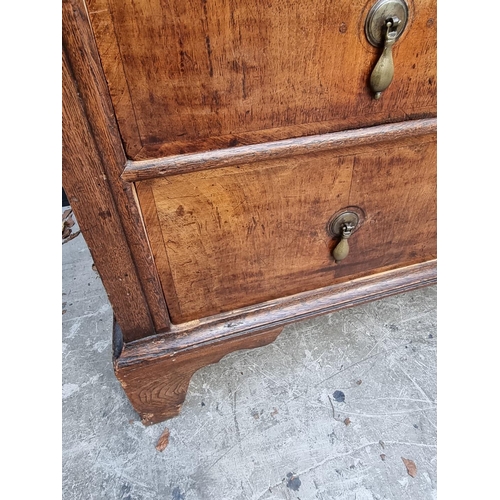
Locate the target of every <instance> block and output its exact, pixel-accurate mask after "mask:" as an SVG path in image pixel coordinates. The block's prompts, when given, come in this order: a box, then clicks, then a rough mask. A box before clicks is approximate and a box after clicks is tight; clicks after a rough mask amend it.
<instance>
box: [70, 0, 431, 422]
mask: <svg viewBox="0 0 500 500" xmlns="http://www.w3.org/2000/svg"><path fill="white" fill-rule="evenodd" d="M403 4H404V5H403ZM402 5H403V7H404V9H407V12H406V11H405V12H404V16H405V17H406V19H405V18H403V19H400V18H401V8H403V7H402ZM381 9H382V10H381ZM384 9H385V10H384ZM391 9H392V10H391ZM398 9H399V10H398ZM374 12H375V14H377V12H382V14H380V15H382V17H383V22H382V25H381V26H378V25H377V26H378V28H377V29H378V30H379V32H380V33H379V35H380V37H379V38H380V44H381V45H382V46H374V45H372V44H371V43H370V42H369V38H370V37H369V32H368V31H369V28H367V26H368V25H369V24H370V19H373V16H374ZM398 16H399V17H398ZM367 19H368V21H367ZM384 23H385V24H384ZM387 23H388V24H387ZM379 24H380V23H379ZM391 26H392V28H391ZM398 26H399V27H398ZM394 27H396V28H394ZM403 28H404V29H403ZM367 30H368V31H367ZM391 30H392V31H391ZM398 30H399V31H398ZM391 33H392V35H394V37H397V41H396V43H395V44H394V46H392V45H393V41H394V40H391V36H392V35H391ZM384 44H385V48H384V47H383V45H384ZM435 63H436V8H435V2H434V0H415V1H409V2H403V0H379V2H377V3H376V4H375V2H373V1H368V2H367V1H365V0H340V1H338V2H326V1H324V0H310V1H305V0H302V1H292V0H282V1H274V0H256V1H252V2H247V1H243V0H200V1H187V2H184V1H182V2H181V1H177V0H86V2H84V1H83V0H64V1H63V185H64V188H65V191H66V193H67V194H68V198H69V201H70V203H71V206H72V208H73V210H74V211H75V214H76V216H77V218H78V221H79V224H80V227H81V230H82V233H83V234H84V236H85V238H86V241H87V243H88V245H89V248H90V251H91V253H92V255H93V258H94V261H95V264H96V266H97V268H98V270H99V273H100V275H101V278H102V281H103V284H104V286H105V287H106V290H107V293H108V296H109V299H110V302H111V304H112V306H113V311H114V316H115V325H114V366H115V372H116V375H117V377H118V379H119V380H120V382H121V383H122V386H123V388H124V390H125V392H126V393H127V396H128V397H129V399H130V401H131V403H132V405H133V406H134V408H135V409H136V410H137V411H138V412H139V414H140V415H141V417H142V420H143V422H144V423H145V424H149V423H155V422H160V421H162V420H164V419H166V418H169V417H172V416H174V415H176V414H177V413H178V412H179V410H180V407H181V404H182V402H183V400H184V397H185V394H186V391H187V389H188V385H189V380H190V377H191V376H192V374H193V373H194V372H195V371H196V370H197V369H198V368H200V367H202V366H205V365H207V364H209V363H213V362H216V361H218V360H219V359H221V358H222V357H223V356H224V355H225V354H227V353H229V352H232V351H234V350H237V349H247V348H251V347H256V346H260V345H264V344H266V343H268V342H271V341H272V340H273V339H274V338H276V336H277V335H278V334H279V333H280V332H281V330H282V329H283V327H284V326H285V325H286V324H288V323H290V322H293V321H297V320H300V319H304V318H308V317H310V316H313V315H317V314H322V313H326V312H332V311H335V310H337V309H340V308H343V307H349V306H353V305H356V304H359V303H361V302H363V301H367V300H375V299H377V298H381V297H384V296H386V295H389V294H393V293H399V292H403V291H407V290H410V289H413V288H416V287H420V286H425V285H428V284H431V283H434V282H435V280H436V260H435V259H436V67H435ZM392 72H393V73H394V76H393V78H392V81H391V78H390V76H391V75H390V74H389V73H391V74H392ZM370 75H372V76H370ZM384 78H385V80H386V81H385V84H383V85H382V87H383V88H382V87H381V88H382V90H380V89H379V88H378V87H377V85H380V81H384ZM387 82H389V83H387ZM377 92H380V94H381V95H380V94H377ZM375 96H376V97H377V98H375Z"/></svg>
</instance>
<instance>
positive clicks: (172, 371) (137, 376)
mask: <svg viewBox="0 0 500 500" xmlns="http://www.w3.org/2000/svg"><path fill="white" fill-rule="evenodd" d="M282 330H283V327H278V328H273V329H270V330H269V329H267V330H262V331H250V332H248V333H246V334H244V335H240V336H237V337H234V338H230V339H227V340H226V341H225V342H223V343H215V342H212V343H208V344H204V345H200V346H196V347H193V348H192V349H190V350H189V352H179V353H172V354H169V355H167V356H165V357H163V358H161V359H157V360H154V361H147V360H144V361H143V362H142V363H140V364H139V365H136V366H123V365H120V364H119V363H117V362H115V373H116V376H117V378H118V380H119V381H120V383H121V384H122V387H123V389H124V390H125V392H126V394H127V396H128V398H129V400H130V402H131V404H132V406H133V407H134V409H135V410H136V411H137V413H139V415H140V416H141V419H142V423H143V424H144V425H151V424H156V423H158V422H161V421H163V420H166V419H168V418H172V417H175V416H176V415H178V414H179V412H180V410H181V406H182V403H183V402H184V400H185V398H186V394H187V390H188V387H189V382H190V380H191V377H192V376H193V374H194V373H195V372H196V370H199V369H200V368H202V367H203V366H207V365H210V364H212V363H217V362H218V361H220V360H221V359H222V358H223V357H224V356H225V355H226V354H229V353H231V352H233V351H237V350H240V349H252V348H254V347H261V346H264V345H267V344H269V343H270V342H273V341H274V340H275V339H276V337H277V336H278V335H279V334H280V333H281V331H282Z"/></svg>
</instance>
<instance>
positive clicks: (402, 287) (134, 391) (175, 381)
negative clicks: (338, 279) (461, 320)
mask: <svg viewBox="0 0 500 500" xmlns="http://www.w3.org/2000/svg"><path fill="white" fill-rule="evenodd" d="M435 281H436V263H435V261H433V262H426V263H423V264H417V265H414V266H409V267H406V268H404V269H396V270H393V271H387V272H382V273H379V274H377V275H375V276H370V277H365V278H360V279H356V280H353V281H349V282H346V283H342V284H338V285H333V286H330V287H327V288H324V289H321V290H314V291H312V292H306V293H302V294H298V295H296V296H293V297H286V298H281V299H278V300H276V301H272V302H270V303H268V304H264V305H263V306H260V307H256V308H247V309H245V310H241V311H235V312H233V313H230V314H226V315H220V316H219V317H213V318H207V319H205V320H201V321H199V322H192V323H188V324H184V325H179V326H175V325H174V326H173V327H172V330H173V331H172V332H171V333H169V334H164V335H157V336H156V337H155V338H150V339H143V340H139V341H137V342H132V343H130V344H127V345H125V346H124V348H123V350H122V349H120V350H118V351H117V355H116V357H115V361H114V366H115V373H116V376H117V377H118V379H119V380H120V382H121V384H122V387H123V389H124V391H125V393H126V394H127V397H128V398H129V400H130V402H131V403H132V405H133V407H134V409H135V410H136V411H137V412H138V413H139V415H140V416H141V418H142V422H143V423H144V424H145V425H149V424H154V423H158V422H161V421H163V420H166V419H168V418H172V417H174V416H176V415H178V414H179V412H180V410H181V405H182V403H183V401H184V399H185V397H186V393H187V390H188V386H189V381H190V379H191V377H192V375H193V374H194V373H195V371H196V370H198V369H200V368H202V367H203V366H206V365H208V364H211V363H215V362H218V361H219V360H220V359H221V358H222V357H223V356H225V355H226V354H228V353H230V352H233V351H235V350H239V349H250V348H254V347H259V346H262V345H266V344H268V343H270V342H272V341H273V340H274V339H275V338H276V337H277V336H278V335H279V334H280V332H281V331H282V329H283V327H284V326H285V325H286V324H289V323H291V322H294V321H299V320H304V319H307V318H311V317H313V316H316V315H318V314H325V313H328V312H333V311H337V310H340V309H343V308H345V307H352V306H355V305H359V304H362V303H364V302H367V301H371V300H378V299H380V298H383V297H387V296H388V295H392V294H394V293H401V292H405V291H410V290H414V289H416V288H419V287H422V286H427V285H430V284H432V283H435ZM115 336H116V337H119V336H120V335H119V332H118V333H117V335H115Z"/></svg>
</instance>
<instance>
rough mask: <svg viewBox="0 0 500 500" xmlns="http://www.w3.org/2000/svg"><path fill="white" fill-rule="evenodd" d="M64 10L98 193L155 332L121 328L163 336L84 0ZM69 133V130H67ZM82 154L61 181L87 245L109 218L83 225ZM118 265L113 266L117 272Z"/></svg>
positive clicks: (161, 307) (160, 305) (164, 323)
mask: <svg viewBox="0 0 500 500" xmlns="http://www.w3.org/2000/svg"><path fill="white" fill-rule="evenodd" d="M62 8H63V11H62V19H63V45H64V50H65V51H66V57H67V62H68V65H69V67H70V69H68V70H69V71H71V79H72V80H73V82H74V85H75V86H76V92H77V94H78V98H79V101H80V104H81V106H82V108H83V114H84V118H82V119H84V120H87V121H88V129H89V132H90V134H91V135H92V141H93V142H92V143H93V144H94V145H95V146H94V147H95V149H96V151H95V154H97V155H98V156H99V158H100V159H96V161H97V162H98V163H99V165H100V167H99V168H100V169H101V170H102V172H103V180H104V181H105V182H102V183H101V185H100V189H101V190H109V191H110V193H109V195H110V203H113V204H114V205H115V206H116V210H117V223H119V224H121V226H122V229H123V232H124V235H125V240H126V245H128V247H129V249H130V253H131V256H132V260H133V263H134V267H135V270H134V271H132V270H131V269H128V271H127V273H128V274H129V275H130V273H131V272H133V274H137V280H138V281H137V285H136V288H137V290H136V291H135V292H134V296H136V295H137V296H139V295H144V298H145V300H146V303H147V305H146V306H145V305H144V299H141V300H138V301H137V302H136V303H135V305H134V307H135V308H136V309H137V310H140V309H141V308H144V307H146V310H145V311H144V312H141V313H137V314H140V315H143V316H144V317H146V316H149V315H151V318H152V322H153V326H154V328H152V327H151V326H148V327H147V328H146V324H148V325H150V324H151V323H150V321H148V322H147V323H145V324H144V328H142V329H140V330H135V327H134V333H132V332H129V331H128V330H129V329H128V327H127V325H126V324H123V325H122V328H123V330H124V332H126V335H127V336H130V337H129V338H130V339H132V338H137V336H138V335H139V336H142V335H148V334H151V333H154V331H155V330H156V331H162V330H166V329H168V327H169V325H170V322H169V318H168V311H167V307H166V304H165V300H164V297H163V294H162V291H161V286H160V281H159V278H158V273H157V271H156V267H155V264H154V261H153V258H152V252H151V249H150V248H149V243H148V240H147V237H146V233H145V230H144V225H143V222H142V218H141V214H140V213H139V209H138V205H137V201H136V199H135V193H134V187H133V186H132V185H130V184H128V183H126V182H123V181H122V180H121V178H120V175H121V173H122V171H123V168H124V165H125V161H126V158H125V153H124V150H123V147H122V143H121V139H120V135H119V133H118V129H117V124H116V120H115V118H114V116H113V107H112V105H111V101H110V98H109V94H108V89H107V86H106V81H105V79H104V74H103V72H102V68H101V66H100V62H99V55H98V53H97V48H96V46H95V41H94V39H93V34H92V31H91V29H90V25H89V20H88V17H87V13H86V10H85V4H84V2H83V1H82V0H64V1H63V4H62ZM67 118H68V119H67V121H65V123H64V127H65V128H66V129H68V130H65V133H67V134H70V135H72V136H75V137H76V136H77V135H78V134H79V133H81V134H84V133H85V132H83V131H81V132H80V131H79V129H78V127H79V123H78V120H77V119H76V118H75V119H73V118H71V117H67ZM70 128H71V130H69V129H70ZM80 154H81V150H80V149H78V148H75V149H74V150H71V151H70V150H67V151H66V155H65V158H66V162H65V165H64V171H65V176H64V179H63V180H64V183H65V185H64V187H65V191H66V193H67V195H68V199H69V202H70V204H71V205H72V206H73V205H74V204H78V205H79V206H78V209H76V213H77V216H78V220H79V222H80V224H81V226H82V228H85V229H83V232H84V236H85V238H86V239H88V238H89V235H88V232H89V231H97V232H99V230H100V229H99V227H98V226H99V224H102V225H107V224H108V221H107V219H106V218H92V219H91V221H90V222H88V223H85V221H84V219H86V218H88V217H89V216H90V215H89V214H87V212H86V210H89V211H90V212H92V207H91V205H92V201H91V200H92V197H91V193H89V202H88V204H85V205H84V204H82V203H81V202H80V203H78V201H77V200H78V198H79V195H78V194H77V192H75V190H74V189H78V190H79V191H80V190H82V189H84V186H77V187H74V182H73V177H74V178H77V177H79V176H80V175H81V174H82V172H76V171H75V169H77V168H78V169H81V168H82V167H81V158H79V157H78V156H79V155H80ZM73 156H74V157H73ZM91 168H92V167H91V166H90V165H89V166H87V167H86V168H85V170H86V171H88V172H90V171H89V169H91ZM99 175H100V174H99ZM89 189H90V186H89ZM89 227H90V228H91V229H89ZM101 247H102V245H99V247H98V248H99V249H100V248H101ZM102 248H104V250H103V251H104V252H106V253H110V254H112V253H113V252H112V247H111V242H110V249H109V250H106V249H105V247H102ZM99 251H100V250H97V248H93V255H94V257H95V259H96V266H97V267H98V269H99V272H100V273H101V275H106V269H104V268H103V265H104V264H100V262H101V258H100V256H99V255H97V254H96V252H99ZM106 258H107V257H106V256H103V259H104V260H106ZM117 264H118V263H115V264H114V267H116V266H117ZM105 286H106V282H105ZM120 300H121V296H120V294H113V300H112V304H113V307H122V306H121V305H118V304H116V301H120ZM140 332H142V333H140Z"/></svg>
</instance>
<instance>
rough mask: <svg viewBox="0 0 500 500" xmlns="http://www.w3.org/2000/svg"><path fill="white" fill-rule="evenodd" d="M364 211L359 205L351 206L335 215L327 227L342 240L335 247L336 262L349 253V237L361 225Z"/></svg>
mask: <svg viewBox="0 0 500 500" xmlns="http://www.w3.org/2000/svg"><path fill="white" fill-rule="evenodd" d="M363 215H364V214H363V213H362V212H361V210H359V209H358V208H357V207H350V209H349V208H348V209H345V211H343V212H341V213H338V214H337V215H334V216H333V217H332V218H331V219H330V221H329V223H328V227H327V231H328V233H329V234H330V236H332V237H334V238H338V237H339V236H340V241H339V242H338V243H337V245H336V246H335V248H334V249H333V252H332V256H333V258H334V259H335V262H340V261H342V260H344V259H345V258H346V257H347V256H348V255H349V242H348V240H349V238H350V237H351V235H352V234H353V233H354V232H355V231H356V230H357V229H359V227H360V223H361V221H362V219H363Z"/></svg>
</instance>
